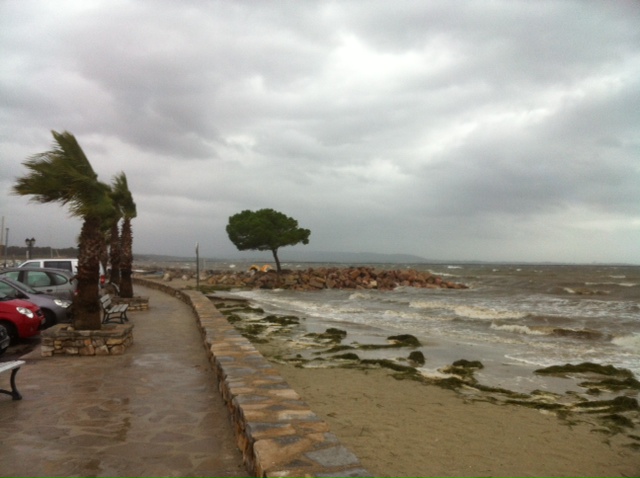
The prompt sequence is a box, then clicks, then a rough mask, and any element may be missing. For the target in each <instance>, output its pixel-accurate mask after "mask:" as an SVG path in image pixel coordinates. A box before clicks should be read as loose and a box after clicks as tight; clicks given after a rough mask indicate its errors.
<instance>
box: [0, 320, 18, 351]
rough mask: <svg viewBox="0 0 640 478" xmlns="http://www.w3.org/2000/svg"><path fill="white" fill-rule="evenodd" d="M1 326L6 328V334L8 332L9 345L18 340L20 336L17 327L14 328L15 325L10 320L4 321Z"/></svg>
mask: <svg viewBox="0 0 640 478" xmlns="http://www.w3.org/2000/svg"><path fill="white" fill-rule="evenodd" d="M1 326H2V327H4V328H5V329H6V330H7V334H9V338H10V339H11V341H10V342H9V346H11V345H15V344H17V343H18V340H20V336H19V335H18V329H16V326H15V325H13V324H12V323H11V322H4V323H3V324H1Z"/></svg>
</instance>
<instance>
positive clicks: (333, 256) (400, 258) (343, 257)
mask: <svg viewBox="0 0 640 478" xmlns="http://www.w3.org/2000/svg"><path fill="white" fill-rule="evenodd" d="M279 256H280V261H281V262H282V263H287V262H319V263H324V262H327V263H338V264H388V263H395V264H416V263H426V262H429V261H427V259H425V258H424V257H420V256H415V255H411V254H380V253H375V252H318V251H315V252H314V251H287V250H284V249H283V250H281V251H280V253H279ZM194 259H195V257H194V256H191V257H178V256H167V255H157V254H134V260H136V261H145V262H146V261H148V262H154V261H155V262H185V261H192V260H194ZM201 259H203V260H206V261H213V262H228V261H244V262H252V261H256V262H271V261H273V256H272V255H271V253H270V252H263V253H260V252H256V251H251V253H249V252H247V253H244V254H242V255H241V254H238V255H233V256H232V257H213V258H212V257H201Z"/></svg>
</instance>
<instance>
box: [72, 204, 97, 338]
mask: <svg viewBox="0 0 640 478" xmlns="http://www.w3.org/2000/svg"><path fill="white" fill-rule="evenodd" d="M103 242H104V238H103V236H102V234H101V232H100V219H99V218H97V217H86V218H85V220H84V223H83V224H82V230H81V232H80V239H79V241H78V249H79V255H78V275H77V279H78V295H77V296H76V298H75V300H74V301H73V326H74V328H76V329H77V330H100V328H101V325H102V323H101V322H102V321H101V319H100V297H99V290H100V288H99V274H100V268H99V263H100V250H101V247H102V245H101V244H102V243H103Z"/></svg>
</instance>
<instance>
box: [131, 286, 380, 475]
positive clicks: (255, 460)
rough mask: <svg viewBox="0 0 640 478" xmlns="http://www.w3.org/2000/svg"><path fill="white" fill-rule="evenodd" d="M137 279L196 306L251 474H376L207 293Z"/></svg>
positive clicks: (221, 388) (205, 340)
mask: <svg viewBox="0 0 640 478" xmlns="http://www.w3.org/2000/svg"><path fill="white" fill-rule="evenodd" d="M133 280H134V283H137V284H139V285H142V286H144V287H150V288H153V289H156V290H160V291H162V292H165V293H167V294H170V295H172V296H175V297H177V298H179V299H180V300H182V301H183V302H185V303H186V304H188V305H190V306H191V308H192V310H193V311H194V314H195V316H196V318H197V320H198V323H199V326H200V330H201V332H202V335H203V340H204V344H205V347H206V349H207V350H208V352H209V359H210V361H211V364H212V366H213V369H214V370H215V372H216V375H217V377H218V381H219V387H220V393H221V395H222V397H223V399H224V401H225V403H226V405H227V408H228V409H229V413H230V414H231V418H232V421H233V424H234V426H235V431H236V439H237V444H238V447H239V448H240V450H241V452H242V455H243V458H244V462H245V465H246V466H247V470H248V471H250V472H252V473H254V474H255V476H258V477H287V476H309V477H311V476H336V477H337V476H345V477H346V476H353V477H359V476H372V475H371V474H370V473H369V472H368V471H367V470H366V469H364V468H363V467H362V465H361V463H360V460H359V459H358V458H357V457H356V456H355V455H354V454H353V453H351V452H350V451H349V450H348V449H347V448H345V447H344V446H342V445H341V444H340V442H339V440H338V438H337V437H336V436H335V435H334V434H333V433H331V431H330V430H329V425H328V424H327V423H326V422H325V421H323V420H321V419H320V418H319V417H318V416H317V415H316V414H315V413H313V411H311V409H310V408H309V406H308V405H307V404H306V403H305V402H304V401H303V400H302V399H301V398H300V396H299V395H298V394H297V393H296V391H295V390H293V389H292V388H291V387H290V386H289V384H287V382H286V381H285V380H284V379H283V378H282V376H281V375H280V374H279V373H278V371H277V370H276V369H275V368H274V367H273V366H272V365H271V364H270V363H269V362H268V361H267V360H266V359H265V358H264V357H263V356H262V355H261V354H260V353H259V352H258V351H257V350H256V348H255V347H254V346H253V344H252V343H251V342H250V341H249V340H247V339H246V338H245V337H243V336H242V335H240V333H239V332H238V331H237V330H236V329H235V328H234V327H233V325H231V324H230V323H229V322H228V321H227V319H226V317H225V316H224V315H223V314H222V313H221V312H220V311H219V310H218V309H216V307H215V306H214V305H213V303H212V302H211V301H210V300H209V299H208V298H207V297H206V296H205V295H204V294H202V293H201V292H198V291H194V290H178V289H174V288H172V287H170V286H168V285H166V284H163V283H160V282H156V281H152V280H147V279H142V278H134V279H133Z"/></svg>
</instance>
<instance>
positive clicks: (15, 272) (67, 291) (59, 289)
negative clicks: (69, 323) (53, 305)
mask: <svg viewBox="0 0 640 478" xmlns="http://www.w3.org/2000/svg"><path fill="white" fill-rule="evenodd" d="M0 277H8V278H9V279H13V280H15V281H17V282H22V283H23V284H27V285H28V286H29V287H32V288H33V289H35V290H37V291H39V292H44V293H45V294H50V295H55V296H56V297H60V298H62V299H68V300H73V299H74V297H75V295H76V290H77V288H78V281H77V280H76V279H75V277H74V276H73V275H72V274H71V272H68V271H63V270H58V269H2V270H0Z"/></svg>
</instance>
